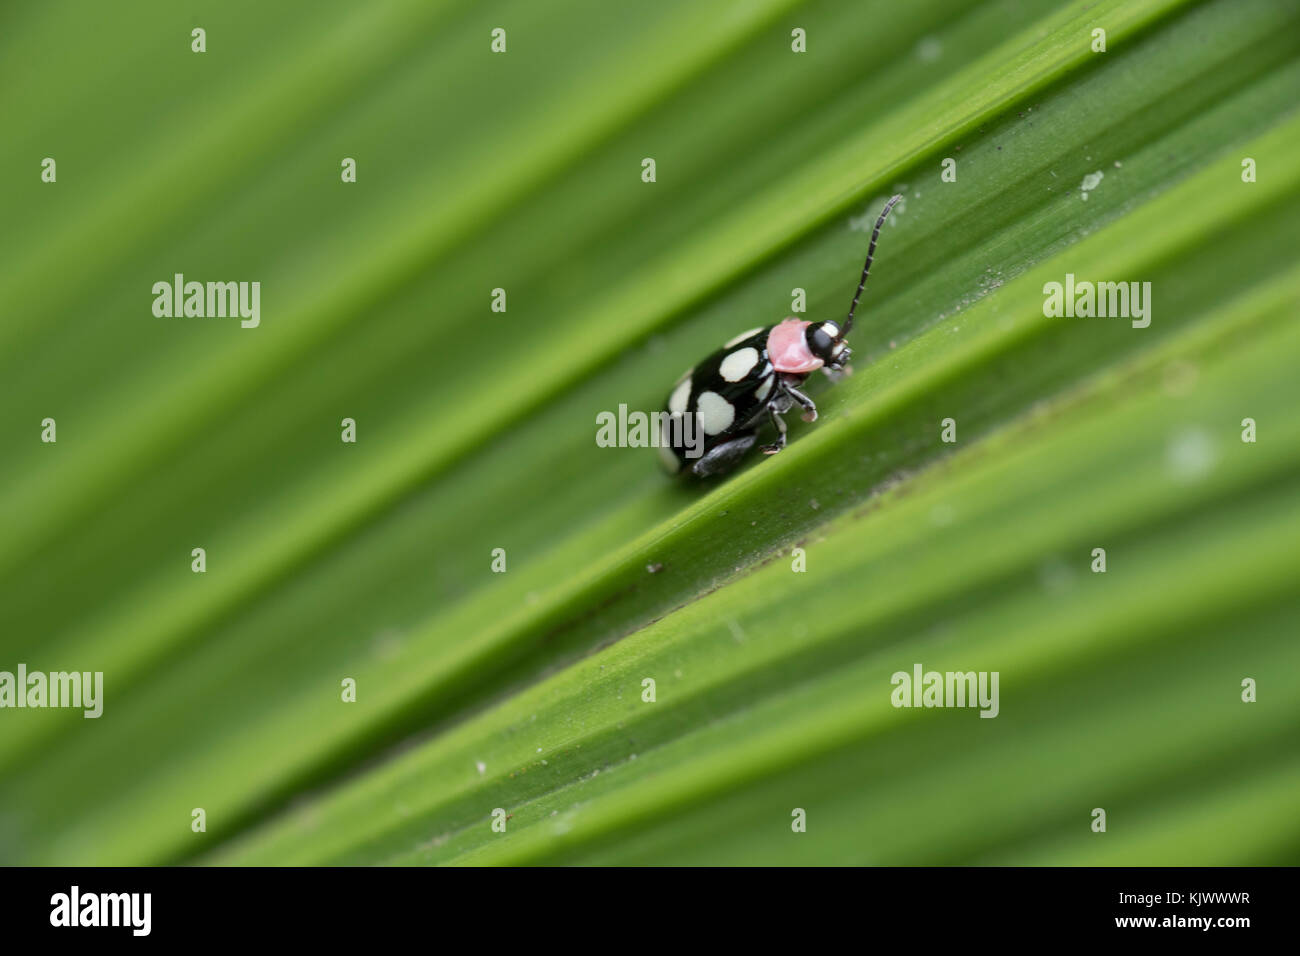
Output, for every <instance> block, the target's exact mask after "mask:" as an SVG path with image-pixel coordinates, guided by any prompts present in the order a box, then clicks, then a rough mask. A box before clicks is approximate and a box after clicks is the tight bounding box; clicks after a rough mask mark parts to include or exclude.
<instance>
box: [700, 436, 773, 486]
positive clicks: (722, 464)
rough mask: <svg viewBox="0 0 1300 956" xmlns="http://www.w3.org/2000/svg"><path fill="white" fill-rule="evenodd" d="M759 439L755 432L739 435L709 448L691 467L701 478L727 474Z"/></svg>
mask: <svg viewBox="0 0 1300 956" xmlns="http://www.w3.org/2000/svg"><path fill="white" fill-rule="evenodd" d="M757 440H758V436H757V435H756V434H754V432H745V433H744V434H741V435H737V436H736V437H735V438H732V439H729V440H727V441H724V442H723V443H722V444H720V445H715V446H714V447H713V448H711V449H709V451H708V452H706V453H705V454H704V455H703V456H702V457H700V458H697V459H696V460H695V463H694V464H692V465H691V466H690V469H691V471H692V472H694V473H695V474H696V475H699V476H700V477H701V478H707V477H708V476H709V475H721V474H725V473H726V472H728V471H731V469H732V468H735V467H736V465H737V463H739V461H740V459H741V458H743V457H744V456H745V452H747V451H749V450H750V449H751V448H753V447H754V442H755V441H757Z"/></svg>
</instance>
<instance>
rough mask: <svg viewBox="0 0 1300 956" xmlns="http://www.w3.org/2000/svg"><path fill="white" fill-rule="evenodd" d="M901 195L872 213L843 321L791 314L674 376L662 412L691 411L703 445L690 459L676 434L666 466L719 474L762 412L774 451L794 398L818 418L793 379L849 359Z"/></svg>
mask: <svg viewBox="0 0 1300 956" xmlns="http://www.w3.org/2000/svg"><path fill="white" fill-rule="evenodd" d="M902 198H903V197H902V196H894V197H892V198H891V199H890V200H889V202H887V203H885V208H884V209H883V210H882V211H881V213H880V218H879V219H877V220H876V228H875V229H874V230H873V231H872V233H871V243H870V244H869V245H868V247H867V261H866V263H865V264H864V265H863V267H862V280H861V281H860V282H859V283H858V291H857V293H856V294H854V296H853V303H852V304H851V305H850V306H849V315H848V318H847V319H845V321H844V326H843V327H842V328H841V327H840V326H839V325H837V324H836V323H835V322H829V321H828V322H805V321H802V320H800V319H797V318H794V317H793V316H791V317H790V318H787V319H785V320H783V321H781V322H779V323H777V324H776V325H770V326H763V327H760V328H757V329H750V330H749V331H748V332H742V333H741V334H740V335H737V336H736V337H735V338H733V339H732V340H731V341H730V342H727V343H726V344H725V345H724V346H722V348H720V349H718V351H716V352H714V353H713V354H712V355H710V356H709V357H708V358H706V359H705V360H704V361H703V362H701V363H700V364H699V365H696V366H695V367H694V368H692V369H691V370H690V371H688V372H687V373H686V374H685V375H683V376H682V377H681V378H680V379H678V381H677V384H676V385H674V386H673V390H672V392H671V393H670V394H669V396H668V405H667V411H668V414H669V416H670V417H671V418H674V419H680V418H682V417H683V416H686V415H695V416H696V423H697V425H698V426H699V429H700V430H701V431H702V432H703V434H704V449H703V453H702V454H701V455H700V456H699V457H698V458H695V459H693V460H692V459H690V458H688V457H687V454H686V452H687V447H686V445H685V443H684V442H683V443H678V442H677V440H676V439H675V438H674V440H673V441H672V442H671V443H670V444H667V445H664V446H662V447H660V449H659V455H660V459H661V460H662V462H663V464H664V467H665V468H666V469H667V470H668V471H669V472H670V473H672V474H677V473H679V472H685V473H689V474H693V475H697V476H699V477H707V476H709V475H721V474H725V473H726V472H728V471H730V470H731V469H732V468H734V467H736V465H737V464H738V463H739V462H740V459H741V458H743V457H744V456H745V454H746V453H747V452H748V451H749V450H750V449H751V448H753V447H754V443H755V442H756V441H757V440H758V429H759V428H760V427H761V426H762V424H763V419H764V418H766V419H768V420H769V421H770V422H771V423H772V425H773V427H775V429H776V440H775V441H773V442H772V443H771V444H767V445H763V446H761V447H762V451H763V453H764V454H766V455H775V454H776V453H777V452H779V451H780V450H781V449H782V448H784V447H785V422H784V421H782V419H781V415H782V414H784V413H785V412H788V411H789V410H790V409H791V408H792V407H793V406H795V405H798V406H799V407H800V408H802V409H803V415H802V417H803V420H804V421H806V422H811V421H816V420H817V406H816V405H814V404H813V401H812V399H810V398H809V397H808V396H807V395H805V394H804V393H803V392H801V391H800V390H799V386H800V385H802V384H803V383H804V380H805V379H807V378H808V376H809V375H810V374H811V373H813V372H815V371H817V370H818V369H821V370H822V371H823V372H825V373H826V374H827V375H829V376H831V377H832V378H834V377H835V376H836V375H838V374H839V373H840V372H841V371H842V370H843V369H844V368H845V367H846V366H847V365H848V362H849V358H850V356H851V355H852V352H851V350H850V349H849V347H848V345H847V344H846V343H845V341H844V340H845V338H846V337H847V336H848V334H849V331H850V330H851V329H852V328H853V313H854V312H855V311H856V310H857V307H858V299H859V298H861V296H862V290H863V289H864V288H865V287H866V284H867V274H868V273H869V272H870V271H871V260H872V257H873V256H874V255H875V254H876V240H877V239H879V238H880V227H881V226H883V225H884V223H885V217H887V216H888V215H889V211H890V210H891V209H893V208H894V203H896V202H898V201H899V200H900V199H902ZM674 424H675V425H680V424H681V423H680V422H674ZM683 433H684V431H683V429H681V428H680V427H676V428H673V429H672V430H671V434H672V435H674V436H680V435H682V434H683Z"/></svg>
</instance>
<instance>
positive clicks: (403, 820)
mask: <svg viewBox="0 0 1300 956" xmlns="http://www.w3.org/2000/svg"><path fill="white" fill-rule="evenodd" d="M147 6H148V7H150V8H151V12H150V13H149V14H148V15H146V16H144V17H143V18H142V22H147V24H148V25H147V26H146V27H143V28H142V27H140V26H139V25H138V24H136V23H135V22H134V20H133V21H132V22H131V23H127V22H123V21H120V20H118V19H116V18H114V17H112V16H110V15H108V14H102V13H98V12H94V13H92V12H90V11H89V10H88V9H63V8H50V9H47V8H33V9H30V10H27V11H24V12H22V13H21V14H10V15H9V16H10V17H11V18H13V19H15V20H17V21H19V23H18V24H17V25H19V26H21V28H22V30H21V32H22V34H23V39H22V40H21V41H19V40H17V39H16V36H17V31H6V33H7V34H8V35H9V39H7V40H3V41H0V43H2V44H4V45H5V50H4V54H5V55H3V56H0V90H3V91H4V92H3V93H0V96H3V97H5V103H4V105H5V107H6V116H7V117H9V129H10V132H11V142H12V143H13V144H14V149H13V150H11V151H8V152H7V154H6V157H5V159H4V162H5V163H6V165H7V168H6V169H5V173H6V176H5V181H6V182H7V183H8V184H9V185H7V186H6V187H5V189H6V194H7V199H8V200H9V201H8V202H7V207H8V208H9V209H10V210H11V216H9V217H7V218H9V219H10V220H11V221H12V222H13V224H14V226H15V228H12V229H10V230H8V234H7V235H6V237H5V238H4V239H3V240H0V241H3V242H4V243H5V246H4V249H3V252H4V253H5V255H4V256H3V257H0V296H3V301H5V302H6V304H7V305H8V309H7V310H6V314H7V316H8V317H7V319H6V322H5V323H4V326H3V328H0V344H2V345H3V348H2V349H0V380H3V381H4V382H5V383H6V385H7V388H6V397H7V398H8V401H6V404H5V411H4V415H3V417H2V419H0V428H3V434H2V435H0V438H2V439H3V446H4V448H5V449H6V456H5V467H4V469H3V471H0V491H2V494H0V527H3V528H5V534H4V535H3V536H2V537H0V607H3V611H2V612H0V613H3V619H0V670H12V669H13V668H14V667H15V666H16V664H17V663H18V662H24V663H25V664H26V665H27V668H28V669H29V670H44V671H51V670H78V671H86V670H90V671H102V672H103V673H104V682H105V699H104V713H103V716H102V717H100V718H99V719H97V720H86V719H83V717H82V715H81V713H80V712H79V711H75V710H52V709H44V710H43V709H35V708H33V709H22V710H16V709H15V710H10V709H4V710H0V728H2V729H3V733H0V779H2V780H3V781H4V784H3V786H0V860H3V861H4V862H23V863H93V864H119V865H120V864H139V863H146V864H147V863H161V862H198V863H222V864H248V863H253V864H272V865H280V864H298V863H301V864H321V863H349V864H374V863H385V864H407V863H413V864H430V863H438V864H441V863H450V864H520V863H597V864H607V863H646V864H664V863H668V864H674V863H677V864H680V863H739V864H770V863H801V864H817V863H894V864H912V863H1000V864H1001V863H1009V864H1081V863H1103V864H1123V865H1128V864H1162V863H1167V864H1186V863H1214V864H1240V863H1282V862H1285V863H1294V862H1295V861H1296V856H1297V851H1298V849H1300V825H1298V824H1297V822H1296V819H1295V814H1294V806H1293V805H1294V799H1293V794H1294V791H1295V786H1296V783H1297V779H1298V777H1300V750H1298V749H1297V747H1296V742H1295V738H1294V733H1293V732H1292V729H1293V728H1294V726H1295V722H1296V719H1297V717H1298V716H1300V714H1298V713H1297V709H1298V708H1300V703H1297V702H1298V701H1300V695H1297V693H1296V692H1297V690H1298V689H1300V688H1297V675H1298V674H1300V652H1298V651H1297V648H1296V645H1295V642H1294V640H1293V635H1294V633H1295V625H1296V622H1297V619H1298V617H1297V615H1298V612H1300V607H1298V606H1297V597H1296V594H1295V587H1294V582H1295V580H1296V573H1297V570H1298V567H1297V566H1298V564H1300V560H1298V559H1300V553H1298V552H1297V549H1296V546H1295V542H1296V540H1300V536H1298V532H1300V481H1298V480H1297V479H1300V422H1297V421H1296V420H1295V415H1294V413H1293V412H1294V409H1295V408H1296V406H1297V399H1298V398H1300V384H1297V381H1296V378H1295V375H1294V371H1293V370H1294V368H1295V365H1296V362H1297V360H1298V359H1300V331H1297V329H1296V326H1295V322H1294V316H1295V312H1296V308H1297V305H1298V304H1300V269H1298V268H1297V266H1296V263H1295V257H1294V255H1293V252H1292V250H1294V249H1295V248H1296V243H1297V240H1298V239H1300V225H1297V223H1300V166H1297V164H1296V163H1295V162H1294V159H1293V157H1294V156H1295V155H1297V152H1300V109H1297V105H1296V99H1295V90H1296V89H1297V88H1300V30H1297V29H1296V28H1297V26H1298V25H1300V24H1298V23H1297V21H1298V20H1300V5H1297V4H1295V3H1291V2H1274V0H1244V2H1228V0H1219V2H1206V3H1199V4H1188V3H1176V2H1128V3H1120V2H1118V0H1115V2H1102V3H1091V4H1084V3H1072V4H1066V5H1061V4H1058V3H1054V2H1048V0H1041V2H1031V3H1014V2H1011V0H993V2H988V3H979V4H976V3H966V2H954V0H944V2H939V0H930V2H920V3H913V4H906V5H901V4H892V3H887V2H872V3H849V2H844V3H818V4H800V3H794V2H777V0H769V2H764V3H721V2H719V3H709V4H700V3H691V2H688V0H678V2H670V3H663V4H657V5H654V7H653V9H651V8H646V10H644V11H639V12H638V14H637V15H636V16H635V17H633V16H632V15H631V14H630V13H629V12H628V10H627V8H625V7H620V6H619V5H612V4H605V3H600V2H598V0H568V2H564V3H557V4H548V5H547V7H546V10H545V11H542V10H541V9H539V8H538V7H537V5H535V4H530V3H526V2H517V3H508V4H502V5H493V6H492V8H491V9H485V6H486V5H480V4H471V3H464V2H445V3H441V4H436V5H430V4H425V3H414V2H402V3H399V2H392V3H384V4H375V5H369V6H366V7H365V8H363V9H358V8H355V7H353V6H352V5H346V4H342V3H326V4H322V5H320V10H319V13H318V14H317V15H316V16H315V17H313V18H312V22H310V23H299V19H300V18H299V17H298V16H297V15H295V14H293V13H291V12H290V11H289V10H277V9H267V10H260V9H259V10H251V9H244V8H241V9H239V10H228V9H221V10H213V11H212V12H211V13H210V14H209V13H207V12H205V13H203V14H202V18H207V22H206V23H205V24H198V25H204V26H205V27H206V29H207V31H208V37H209V39H208V52H207V53H204V54H195V53H191V52H190V49H189V30H190V29H191V28H192V27H193V26H194V25H196V24H195V23H191V20H192V19H193V17H192V16H191V15H190V14H189V13H177V12H176V11H174V10H171V9H170V8H169V5H167V4H163V3H153V4H148V5H147ZM91 25H93V26H94V29H93V30H87V29H86V27H87V26H91ZM498 26H499V27H504V28H505V29H506V30H507V34H508V37H509V40H508V51H507V52H506V53H505V54H493V53H491V52H490V50H489V40H490V38H489V33H490V31H491V30H492V28H494V27H498ZM795 27H800V28H803V29H805V30H806V33H807V37H808V52H807V53H794V52H792V51H791V46H790V31H791V30H792V29H793V28H795ZM1096 28H1102V29H1104V30H1105V31H1106V44H1107V47H1106V51H1105V52H1104V53H1103V52H1094V50H1093V42H1094V39H1093V30H1094V29H1096ZM69 38H70V39H69ZM30 50H40V51H45V52H44V55H45V56H46V57H47V58H48V59H47V60H46V61H43V62H46V63H47V66H45V67H43V68H42V69H41V71H40V75H39V77H38V76H37V74H36V71H35V66H34V65H33V63H32V62H31V57H30V54H23V55H19V54H20V52H21V51H30ZM90 62H94V63H96V64H98V66H97V67H96V68H97V69H98V70H101V71H102V74H103V75H104V76H111V77H114V78H115V80H114V82H113V83H111V84H109V83H103V82H99V83H90V84H88V82H87V77H86V71H87V69H88V67H87V66H86V64H87V63H90ZM160 75H161V76H165V77H166V78H168V79H169V80H170V83H166V84H162V83H159V76H160ZM20 94H21V95H20ZM47 155H49V156H54V157H55V158H57V160H58V181H57V183H53V184H51V183H42V182H41V181H40V180H39V163H40V160H41V158H42V157H44V156H47ZM345 156H351V157H355V158H356V159H357V164H358V181H357V182H356V183H355V184H344V183H342V182H340V180H339V179H338V175H339V173H338V170H339V163H340V160H341V158H342V157H345ZM647 156H649V157H653V158H654V159H655V160H656V167H657V180H656V182H654V183H644V182H642V180H641V175H640V173H641V160H642V158H643V157H647ZM945 158H951V159H954V160H955V161H956V170H957V178H956V181H955V182H946V181H944V180H943V179H941V175H940V173H941V161H942V160H944V159H945ZM1246 158H1249V159H1251V160H1253V166H1254V168H1255V170H1256V176H1255V178H1254V181H1249V182H1248V181H1245V179H1244V178H1243V160H1244V159H1246ZM1098 174H1100V175H1098ZM1085 179H1086V182H1085ZM1085 185H1087V186H1088V188H1084V187H1085ZM894 191H898V192H901V193H902V194H903V195H904V197H905V202H904V203H902V204H900V205H899V206H898V207H897V208H896V209H895V211H894V213H893V215H892V216H891V218H890V220H889V222H888V223H887V226H886V229H885V230H884V232H883V234H882V236H881V240H880V247H879V250H878V252H877V256H876V263H875V265H874V267H873V272H872V278H871V281H870V285H869V287H868V291H867V293H866V296H865V298H864V300H863V306H862V309H861V311H860V313H859V323H858V325H857V327H856V328H855V330H854V335H853V346H854V350H855V353H856V357H857V360H856V362H855V365H856V372H855V374H854V375H853V376H852V377H850V378H847V379H845V380H843V381H841V382H839V383H838V384H836V385H834V386H831V385H829V384H828V383H820V382H817V383H813V382H810V392H811V394H812V395H813V397H814V398H815V399H816V401H817V403H818V406H819V410H820V417H819V420H818V421H817V423H816V424H813V425H805V424H802V423H798V422H792V423H791V443H790V445H789V447H788V448H787V449H786V450H785V451H784V452H783V453H782V454H780V455H777V456H775V457H771V458H767V459H763V460H759V459H760V458H761V457H762V456H757V455H756V456H754V459H753V460H751V461H748V462H747V463H746V465H745V467H744V468H742V469H741V470H740V471H739V472H738V473H736V474H734V475H732V476H729V477H728V478H726V479H724V480H720V481H713V482H706V483H693V484H692V483H682V482H679V483H674V482H671V481H669V480H668V479H666V478H664V477H663V476H662V475H660V474H659V473H658V472H657V470H656V465H655V462H654V458H655V456H654V454H653V453H652V452H649V451H645V450H630V449H609V448H600V447H597V446H596V445H595V443H594V441H593V437H594V434H595V421H596V415H597V413H599V412H601V411H603V410H614V409H617V408H618V407H619V405H620V404H626V405H627V406H629V407H630V408H633V409H645V410H651V409H654V408H657V407H658V406H659V404H660V403H661V402H662V400H663V397H664V395H665V394H666V392H667V389H668V387H669V385H670V384H671V382H672V381H673V380H674V379H675V378H676V377H677V376H678V374H680V372H681V371H682V369H683V368H685V367H687V366H689V365H690V364H691V362H692V361H694V360H696V359H698V358H699V357H700V356H702V355H703V354H705V353H707V352H708V351H710V350H711V349H713V348H715V347H716V346H717V344H718V343H719V342H721V341H723V340H725V339H727V338H730V337H731V336H732V335H734V334H736V333H737V332H739V331H741V330H743V329H746V328H751V327H753V326H755V325H760V324H766V323H769V322H771V321H774V320H775V319H777V318H780V317H781V316H783V315H785V314H787V313H788V311H789V309H790V300H791V290H792V289H795V288H799V289H804V290H806V293H807V300H808V314H809V316H810V317H828V318H829V317H836V316H837V315H838V314H839V313H840V312H841V310H842V309H843V308H844V306H845V305H846V304H847V300H848V299H849V298H850V297H851V294H852V290H853V280H854V279H855V278H856V276H857V271H858V269H859V268H860V265H861V258H862V254H863V251H864V245H865V241H864V240H865V238H866V237H865V235H864V233H863V232H862V231H861V229H860V227H858V226H857V225H856V223H857V221H858V220H860V219H863V218H864V217H866V218H868V219H874V216H875V215H876V213H877V212H878V210H879V208H880V206H881V204H882V202H883V199H884V197H885V196H887V195H889V194H890V193H892V192H894ZM176 272H183V273H184V274H185V275H186V277H187V278H193V279H197V280H200V281H203V280H209V279H210V280H223V281H224V280H232V279H235V280H245V279H246V280H259V281H260V282H261V283H262V288H263V290H264V295H263V299H262V302H263V310H262V311H263V315H262V321H261V324H260V326H259V327H258V328H256V329H241V328H240V327H239V323H238V321H236V320H229V319H201V318H191V319H160V318H155V317H154V316H153V315H152V314H151V311H150V305H151V302H152V296H151V295H150V294H149V292H148V290H149V289H150V288H151V286H152V284H153V283H154V282H156V281H159V280H170V279H171V276H172V275H173V274H174V273H176ZM1067 274H1070V275H1073V276H1075V277H1077V278H1078V279H1079V280H1081V281H1083V280H1089V281H1110V282H1130V281H1135V282H1149V283H1151V286H1150V288H1151V290H1152V291H1151V298H1150V304H1151V322H1150V325H1149V326H1148V327H1145V328H1141V327H1134V325H1133V324H1132V323H1131V322H1130V321H1129V319H1128V318H1065V317H1052V316H1049V315H1046V314H1045V308H1044V299H1045V288H1044V287H1045V284H1047V283H1050V282H1063V281H1065V277H1066V275H1067ZM498 287H500V288H505V289H506V290H507V294H508V311H507V312H505V313H493V312H491V311H490V309H489V302H490V298H491V291H492V290H493V289H494V288H498ZM46 417H53V418H55V419H56V420H57V422H58V442H57V443H56V444H47V443H42V442H41V441H40V440H39V438H40V423H41V421H42V419H44V418H46ZM344 418H353V419H355V421H356V422H357V433H358V440H357V442H356V443H355V444H348V443H344V442H341V441H340V440H339V427H340V425H339V423H340V421H341V420H342V419H344ZM1247 418H1249V419H1252V420H1253V421H1254V422H1255V423H1256V428H1257V440H1256V441H1254V442H1247V441H1243V439H1242V432H1243V428H1244V427H1245V424H1244V419H1247ZM946 419H952V420H953V422H954V423H955V428H956V437H957V440H956V442H953V443H950V442H945V441H944V440H943V438H942V436H941V422H943V421H944V420H946ZM196 547H203V548H204V549H205V550H206V553H207V570H206V572H205V573H202V574H196V573H193V572H192V571H191V569H190V560H191V558H190V552H191V549H192V548H196ZM496 548H502V549H504V550H505V553H506V555H507V570H506V573H504V574H495V573H493V572H492V567H491V565H492V554H493V550H494V549H496ZM795 548H799V549H802V551H801V552H800V554H801V556H802V557H801V559H800V560H801V561H805V562H806V570H802V571H799V570H795V567H796V566H797V562H796V561H795V554H794V549H795ZM1096 548H1104V549H1105V552H1106V570H1105V573H1095V572H1094V570H1093V564H1094V549H1096ZM918 664H919V665H922V666H923V668H924V669H925V670H935V671H940V672H945V671H957V672H969V671H975V672H997V673H998V674H999V676H1000V688H1001V690H1000V699H999V703H998V712H997V716H996V717H995V718H994V719H980V717H979V716H978V711H977V710H976V709H973V708H952V709H949V708H937V709H934V708H920V709H914V708H903V707H896V706H894V705H893V701H892V695H893V693H894V690H895V686H894V683H893V682H892V676H893V675H894V674H896V673H897V672H902V673H905V674H911V673H912V672H913V668H914V666H916V665H918ZM345 678H351V679H353V680H355V681H356V687H357V699H356V702H355V703H346V702H344V701H343V700H341V698H340V684H341V682H342V681H343V680H344V679H345ZM1246 678H1251V679H1252V680H1254V681H1255V682H1256V683H1257V693H1258V700H1257V701H1256V702H1254V703H1245V702H1243V700H1242V682H1243V680H1244V679H1246ZM646 679H652V680H653V681H654V686H655V699H654V701H653V702H647V701H646V700H644V699H643V693H644V687H645V684H644V682H645V681H646ZM198 807H201V808H203V809H204V810H205V813H206V818H207V829H206V832H201V833H196V832H194V831H193V830H192V829H191V813H192V810H193V809H194V808H198ZM1099 807H1100V808H1104V809H1105V810H1106V812H1107V817H1108V827H1107V832H1106V833H1104V834H1101V833H1094V832H1092V829H1091V824H1092V813H1093V811H1094V808H1099ZM498 808H499V809H500V810H501V811H502V814H501V815H502V816H508V817H509V820H508V821H507V822H506V825H505V832H498V830H496V829H494V828H493V825H492V823H493V819H494V811H496V810H498ZM796 808H799V809H802V810H804V811H806V814H807V821H808V823H807V832H805V833H795V832H792V829H791V820H792V812H793V811H794V810H795V809H796Z"/></svg>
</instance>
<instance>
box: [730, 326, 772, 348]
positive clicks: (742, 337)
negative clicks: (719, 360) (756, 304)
mask: <svg viewBox="0 0 1300 956" xmlns="http://www.w3.org/2000/svg"><path fill="white" fill-rule="evenodd" d="M762 331H763V327H762V326H761V325H760V326H758V328H754V329H750V330H749V331H748V332H741V333H740V334H739V335H737V336H736V337H735V338H734V339H727V341H725V342H723V343H722V347H723V348H724V349H729V348H731V347H732V346H733V345H735V344H736V343H737V342H743V341H745V339H747V338H749V337H750V336H751V335H753V334H754V333H755V332H762Z"/></svg>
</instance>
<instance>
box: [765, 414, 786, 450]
mask: <svg viewBox="0 0 1300 956" xmlns="http://www.w3.org/2000/svg"><path fill="white" fill-rule="evenodd" d="M767 417H768V418H770V419H771V420H772V424H773V425H775V426H776V441H775V442H773V443H772V444H770V445H763V446H762V447H761V448H760V449H759V450H760V451H761V452H762V453H763V454H764V455H775V454H776V453H777V452H778V451H780V450H781V449H782V448H784V447H785V422H783V421H782V420H781V416H780V415H778V414H777V413H776V409H775V408H773V407H772V406H771V405H768V406H767Z"/></svg>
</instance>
